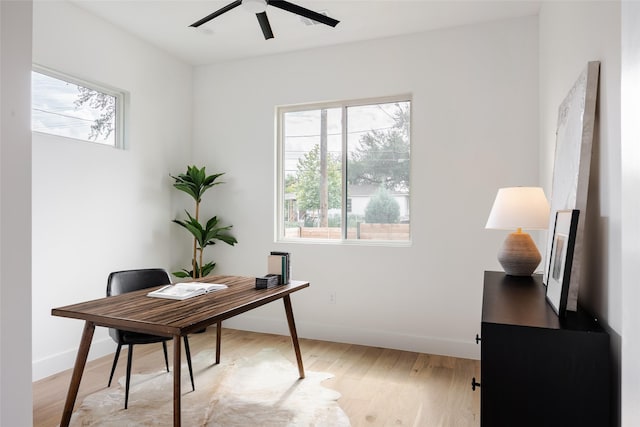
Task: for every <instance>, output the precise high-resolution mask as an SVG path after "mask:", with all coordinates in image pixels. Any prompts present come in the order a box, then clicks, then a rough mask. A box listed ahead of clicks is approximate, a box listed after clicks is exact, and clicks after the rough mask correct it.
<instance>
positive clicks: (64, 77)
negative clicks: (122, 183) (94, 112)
mask: <svg viewBox="0 0 640 427" xmlns="http://www.w3.org/2000/svg"><path fill="white" fill-rule="evenodd" d="M31 71H32V72H36V73H39V74H43V75H45V76H47V77H51V78H54V79H57V80H60V81H63V82H66V83H70V84H73V85H77V86H82V87H85V88H87V89H91V90H94V91H96V92H101V93H104V94H106V95H109V96H112V97H114V98H115V100H116V114H115V117H114V119H115V124H114V129H113V132H114V143H113V144H107V143H102V142H98V141H92V140H90V139H87V138H75V137H72V136H65V135H58V134H55V133H50V132H46V131H42V130H33V123H32V126H31V127H32V128H31V132H32V133H37V134H40V135H46V136H48V137H54V138H63V139H66V140H71V141H78V142H82V143H88V144H96V145H99V146H103V147H108V148H114V149H119V150H124V149H125V148H126V144H125V133H126V132H125V129H126V127H125V125H126V110H127V106H126V101H127V99H128V93H127V92H126V91H124V90H122V89H118V88H116V87H113V86H109V85H105V84H103V83H97V82H95V81H92V80H85V79H82V78H79V77H76V76H73V75H70V74H67V73H64V72H61V71H57V70H54V69H52V68H48V67H45V66H42V65H39V64H35V63H34V64H32V65H31ZM31 110H32V114H33V94H32V95H31Z"/></svg>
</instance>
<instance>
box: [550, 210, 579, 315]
mask: <svg viewBox="0 0 640 427" xmlns="http://www.w3.org/2000/svg"><path fill="white" fill-rule="evenodd" d="M579 213H580V211H579V210H577V209H573V210H561V211H556V217H555V225H554V227H553V240H552V246H551V256H550V259H549V270H548V271H547V301H548V302H549V304H550V305H551V307H552V308H553V310H554V311H555V312H556V314H557V315H558V316H564V314H565V312H566V310H567V300H568V298H569V284H570V281H571V265H572V264H573V250H574V247H575V244H576V231H577V229H578V216H579Z"/></svg>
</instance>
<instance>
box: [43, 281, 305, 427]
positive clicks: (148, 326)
mask: <svg viewBox="0 0 640 427" xmlns="http://www.w3.org/2000/svg"><path fill="white" fill-rule="evenodd" d="M198 280H199V281H201V282H210V283H224V284H226V285H227V286H228V287H229V288H228V289H223V290H220V291H216V292H212V293H210V294H206V295H201V296H197V297H193V298H189V299H186V300H182V301H178V300H170V299H164V298H151V297H148V296H147V295H146V294H147V293H148V292H149V291H152V290H154V289H158V288H160V286H158V287H155V288H149V289H144V290H142V291H136V292H130V293H127V294H122V295H117V296H112V297H106V298H100V299H97V300H93V301H87V302H83V303H79V304H73V305H68V306H66V307H59V308H54V309H52V310H51V314H52V315H53V316H61V317H71V318H74V319H81V320H84V321H85V326H84V331H83V333H82V340H81V341H80V347H79V348H78V355H77V356H76V362H75V366H74V368H73V375H72V377H71V383H70V385H69V391H68V393H67V400H66V402H65V405H64V411H63V413H62V421H61V422H60V425H61V426H62V427H66V426H68V425H69V422H70V420H71V414H72V413H73V405H74V404H75V401H76V397H77V395H78V389H79V387H80V380H81V379H82V373H83V371H84V367H85V364H86V361H87V355H88V353H89V348H90V347H91V339H92V338H93V331H94V330H95V327H96V326H105V327H109V328H117V329H123V330H128V331H134V332H143V333H147V334H153V335H161V336H167V337H172V338H173V425H174V426H176V427H178V426H180V355H181V347H180V341H181V337H182V336H184V335H187V334H190V333H192V332H195V331H198V330H201V329H203V328H205V327H207V326H209V325H212V324H214V323H218V322H222V321H223V320H225V319H229V318H231V317H233V316H237V315H238V314H242V313H245V312H247V311H249V310H253V309H254V308H257V307H260V306H262V305H265V304H268V303H270V302H272V301H275V300H278V299H282V300H283V302H284V308H285V312H286V315H287V322H288V324H289V332H290V333H291V340H292V342H293V348H294V350H295V353H296V359H297V362H298V372H299V374H300V378H304V368H303V366H302V355H301V354H300V346H299V344H298V334H297V332H296V326H295V322H294V320H293V310H292V308H291V298H290V294H291V293H292V292H295V291H299V290H300V289H303V288H306V287H308V286H309V282H303V281H293V280H292V281H291V283H290V284H289V285H285V286H276V287H274V288H270V289H261V290H257V289H255V278H253V277H238V276H209V277H205V278H202V279H198ZM218 333H219V331H218ZM218 353H219V352H218Z"/></svg>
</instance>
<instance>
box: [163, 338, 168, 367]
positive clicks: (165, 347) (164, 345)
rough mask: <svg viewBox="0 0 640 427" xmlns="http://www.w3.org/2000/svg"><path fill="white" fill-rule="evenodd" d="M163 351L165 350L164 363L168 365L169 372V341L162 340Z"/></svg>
mask: <svg viewBox="0 0 640 427" xmlns="http://www.w3.org/2000/svg"><path fill="white" fill-rule="evenodd" d="M162 351H164V364H165V366H166V367H167V372H169V358H168V357H167V342H166V341H162Z"/></svg>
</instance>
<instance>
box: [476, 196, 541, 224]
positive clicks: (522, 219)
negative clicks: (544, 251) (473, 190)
mask: <svg viewBox="0 0 640 427" xmlns="http://www.w3.org/2000/svg"><path fill="white" fill-rule="evenodd" d="M548 226H549V202H548V201H547V198H546V197H545V195H544V191H543V190H542V188H540V187H507V188H500V189H499V190H498V194H497V195H496V200H495V201H494V202H493V207H492V208H491V213H490V214H489V219H488V220H487V225H486V226H485V228H492V229H499V230H517V229H527V230H544V229H546V228H547V227H548Z"/></svg>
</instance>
